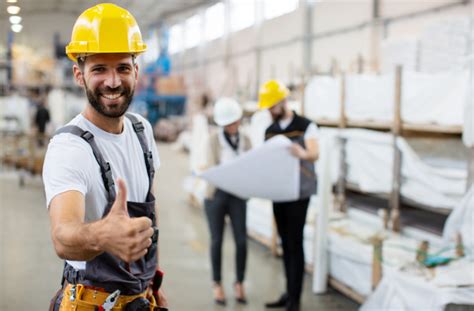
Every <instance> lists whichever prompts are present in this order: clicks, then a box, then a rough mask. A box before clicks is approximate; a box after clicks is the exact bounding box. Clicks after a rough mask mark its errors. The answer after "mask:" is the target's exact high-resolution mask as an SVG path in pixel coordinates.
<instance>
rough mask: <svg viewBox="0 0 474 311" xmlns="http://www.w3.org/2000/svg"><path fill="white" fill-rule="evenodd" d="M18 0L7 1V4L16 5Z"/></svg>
mask: <svg viewBox="0 0 474 311" xmlns="http://www.w3.org/2000/svg"><path fill="white" fill-rule="evenodd" d="M17 1H18V0H7V3H16V2H17Z"/></svg>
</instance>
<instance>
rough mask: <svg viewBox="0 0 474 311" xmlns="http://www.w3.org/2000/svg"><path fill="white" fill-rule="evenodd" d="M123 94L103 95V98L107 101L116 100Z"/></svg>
mask: <svg viewBox="0 0 474 311" xmlns="http://www.w3.org/2000/svg"><path fill="white" fill-rule="evenodd" d="M121 95H122V94H120V93H118V94H102V96H103V97H105V98H107V99H110V100H114V99H117V98H119V97H120V96H121Z"/></svg>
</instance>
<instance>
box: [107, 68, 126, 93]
mask: <svg viewBox="0 0 474 311" xmlns="http://www.w3.org/2000/svg"><path fill="white" fill-rule="evenodd" d="M104 84H105V86H108V87H110V88H112V89H113V88H116V87H118V86H120V85H121V84H122V81H121V80H120V76H119V75H118V74H117V73H116V72H115V71H110V72H109V73H108V75H107V78H106V79H105V82H104Z"/></svg>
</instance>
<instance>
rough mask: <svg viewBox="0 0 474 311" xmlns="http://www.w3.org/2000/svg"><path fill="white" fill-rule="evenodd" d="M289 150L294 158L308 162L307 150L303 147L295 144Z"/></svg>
mask: <svg viewBox="0 0 474 311" xmlns="http://www.w3.org/2000/svg"><path fill="white" fill-rule="evenodd" d="M289 149H290V153H291V154H292V155H293V156H295V157H297V158H298V159H301V160H306V158H307V157H308V155H307V151H306V149H304V148H303V147H301V145H299V144H296V143H293V144H291V146H290V147H289Z"/></svg>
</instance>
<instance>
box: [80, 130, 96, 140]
mask: <svg viewBox="0 0 474 311" xmlns="http://www.w3.org/2000/svg"><path fill="white" fill-rule="evenodd" d="M81 137H82V138H83V139H84V140H86V141H87V142H89V141H91V140H92V139H93V138H94V135H93V134H92V133H91V132H89V131H84V133H82V135H81Z"/></svg>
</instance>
